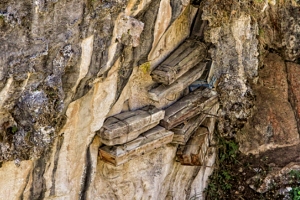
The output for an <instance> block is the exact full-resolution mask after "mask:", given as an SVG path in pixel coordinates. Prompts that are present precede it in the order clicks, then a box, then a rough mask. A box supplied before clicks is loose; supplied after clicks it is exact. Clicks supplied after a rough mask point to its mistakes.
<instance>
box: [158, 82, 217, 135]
mask: <svg viewBox="0 0 300 200" xmlns="http://www.w3.org/2000/svg"><path fill="white" fill-rule="evenodd" d="M217 102H218V97H217V93H216V92H215V91H213V90H211V89H209V88H203V87H201V88H198V89H197V90H195V91H193V92H192V93H190V94H188V95H187V96H185V97H183V98H182V99H180V100H179V101H177V102H176V103H174V104H173V105H171V106H170V107H168V108H167V109H166V110H165V111H166V113H165V117H164V119H163V120H161V121H160V125H161V126H163V127H165V128H166V129H168V130H170V129H172V128H174V127H175V126H177V125H179V124H181V123H183V122H184V121H186V120H188V119H191V118H192V117H194V116H196V115H199V114H200V113H207V112H208V111H209V110H210V109H211V108H212V106H213V105H215V104H216V103H217Z"/></svg>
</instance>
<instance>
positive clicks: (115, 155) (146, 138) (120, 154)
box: [99, 126, 173, 166]
mask: <svg viewBox="0 0 300 200" xmlns="http://www.w3.org/2000/svg"><path fill="white" fill-rule="evenodd" d="M172 139H173V132H171V131H167V130H166V129H165V128H163V127H161V126H156V127H154V128H152V129H150V130H148V131H147V132H145V133H143V134H141V135H140V136H139V137H138V138H136V139H135V140H133V141H131V142H128V143H126V144H122V145H116V146H112V147H110V146H103V147H101V148H100V149H99V155H100V158H101V159H102V160H104V161H106V162H108V163H110V164H113V165H115V166H118V165H121V164H123V163H125V162H128V161H129V160H132V159H134V158H135V157H138V156H142V155H143V154H144V153H147V152H149V151H151V150H154V149H156V148H159V147H161V146H163V145H165V144H168V143H170V142H171V141H172Z"/></svg>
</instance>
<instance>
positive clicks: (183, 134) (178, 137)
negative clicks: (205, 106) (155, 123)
mask: <svg viewBox="0 0 300 200" xmlns="http://www.w3.org/2000/svg"><path fill="white" fill-rule="evenodd" d="M205 118H206V114H200V115H197V116H195V117H193V118H191V119H189V120H187V121H185V122H184V123H182V124H179V125H178V126H176V127H174V128H172V129H171V131H173V132H174V137H173V141H172V143H175V144H181V145H184V144H185V143H186V142H187V141H188V139H189V138H190V136H191V135H192V134H193V132H194V131H195V130H196V129H197V128H198V127H199V126H200V124H201V123H202V122H203V121H204V120H205Z"/></svg>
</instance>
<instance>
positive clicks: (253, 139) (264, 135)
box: [238, 54, 299, 153]
mask: <svg viewBox="0 0 300 200" xmlns="http://www.w3.org/2000/svg"><path fill="white" fill-rule="evenodd" d="M253 92H254V93H255V94H256V101H255V108H254V110H253V115H252V117H251V118H249V122H248V123H247V124H246V125H245V128H243V129H242V131H241V133H240V134H239V136H238V138H239V141H240V143H241V145H240V150H241V151H242V152H244V153H258V152H259V151H265V150H267V149H274V148H276V147H282V146H290V145H294V144H297V143H298V142H299V134H298V129H297V122H296V120H295V115H294V112H293V109H292V107H291V104H290V102H289V101H288V82H287V72H286V65H285V62H284V61H283V60H282V58H281V57H280V56H278V55H276V54H269V55H268V56H267V57H266V59H265V60H264V66H263V67H262V69H260V71H259V81H258V84H257V85H254V86H253Z"/></svg>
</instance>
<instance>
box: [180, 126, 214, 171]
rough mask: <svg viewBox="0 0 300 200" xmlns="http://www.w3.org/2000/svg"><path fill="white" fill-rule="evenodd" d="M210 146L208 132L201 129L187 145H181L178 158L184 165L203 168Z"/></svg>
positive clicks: (205, 129)
mask: <svg viewBox="0 0 300 200" xmlns="http://www.w3.org/2000/svg"><path fill="white" fill-rule="evenodd" d="M208 146H209V141H208V130H207V128H205V127H199V128H198V129H197V131H196V132H195V133H194V134H193V135H192V136H191V137H190V139H189V141H188V142H187V143H186V145H179V147H178V150H177V153H176V156H177V159H178V160H179V162H180V163H181V164H182V165H192V166H201V165H203V163H204V160H205V155H206V151H207V149H208Z"/></svg>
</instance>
